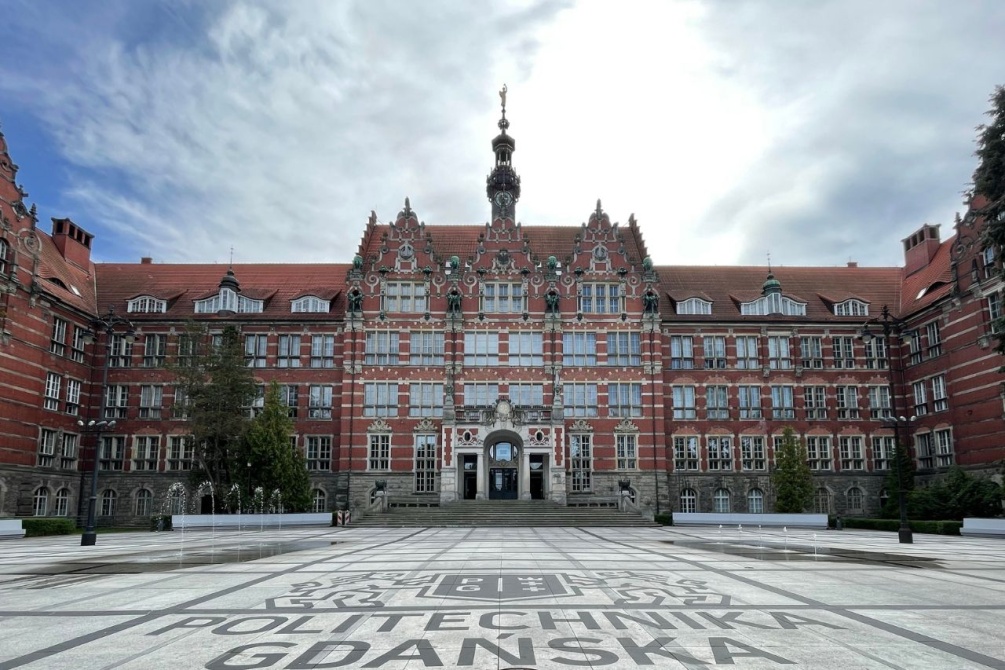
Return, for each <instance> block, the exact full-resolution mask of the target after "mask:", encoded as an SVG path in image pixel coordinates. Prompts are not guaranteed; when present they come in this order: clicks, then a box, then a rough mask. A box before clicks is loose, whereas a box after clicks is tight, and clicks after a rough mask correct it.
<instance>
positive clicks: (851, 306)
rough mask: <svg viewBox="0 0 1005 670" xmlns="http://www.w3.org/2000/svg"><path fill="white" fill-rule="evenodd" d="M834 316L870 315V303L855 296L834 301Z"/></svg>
mask: <svg viewBox="0 0 1005 670" xmlns="http://www.w3.org/2000/svg"><path fill="white" fill-rule="evenodd" d="M834 316H869V304H868V303H865V302H862V301H861V300H856V299H854V298H852V299H850V300H845V301H844V302H838V303H834Z"/></svg>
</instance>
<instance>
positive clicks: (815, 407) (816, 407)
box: [803, 386, 827, 421]
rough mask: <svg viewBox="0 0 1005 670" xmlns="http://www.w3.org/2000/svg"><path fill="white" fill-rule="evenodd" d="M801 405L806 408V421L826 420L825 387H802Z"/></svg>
mask: <svg viewBox="0 0 1005 670" xmlns="http://www.w3.org/2000/svg"><path fill="white" fill-rule="evenodd" d="M803 404H804V406H805V408H806V419H807V420H811V421H812V420H814V419H826V418H827V387H825V386H804V387H803Z"/></svg>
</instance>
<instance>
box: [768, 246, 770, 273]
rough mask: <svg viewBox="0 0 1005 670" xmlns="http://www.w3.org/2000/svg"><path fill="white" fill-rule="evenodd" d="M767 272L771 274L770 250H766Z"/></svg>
mask: <svg viewBox="0 0 1005 670" xmlns="http://www.w3.org/2000/svg"><path fill="white" fill-rule="evenodd" d="M768 274H771V252H770V251H769V252H768Z"/></svg>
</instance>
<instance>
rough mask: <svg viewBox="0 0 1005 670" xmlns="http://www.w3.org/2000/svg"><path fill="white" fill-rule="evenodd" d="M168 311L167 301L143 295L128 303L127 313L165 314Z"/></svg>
mask: <svg viewBox="0 0 1005 670" xmlns="http://www.w3.org/2000/svg"><path fill="white" fill-rule="evenodd" d="M166 311H167V301H166V300H161V299H160V298H155V297H153V296H150V295H141V296H137V297H135V298H133V299H132V300H129V301H128V302H126V312H128V313H130V314H163V313H164V312H166Z"/></svg>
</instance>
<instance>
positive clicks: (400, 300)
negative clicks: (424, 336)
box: [384, 281, 427, 314]
mask: <svg viewBox="0 0 1005 670" xmlns="http://www.w3.org/2000/svg"><path fill="white" fill-rule="evenodd" d="M426 309H427V307H426V285H425V284H420V283H418V282H394V281H389V282H387V284H386V285H385V287H384V311H385V312H409V313H419V314H421V313H423V312H425V311H426Z"/></svg>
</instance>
